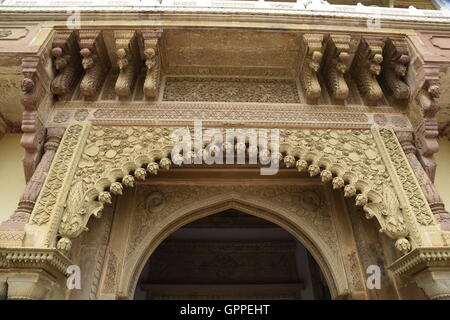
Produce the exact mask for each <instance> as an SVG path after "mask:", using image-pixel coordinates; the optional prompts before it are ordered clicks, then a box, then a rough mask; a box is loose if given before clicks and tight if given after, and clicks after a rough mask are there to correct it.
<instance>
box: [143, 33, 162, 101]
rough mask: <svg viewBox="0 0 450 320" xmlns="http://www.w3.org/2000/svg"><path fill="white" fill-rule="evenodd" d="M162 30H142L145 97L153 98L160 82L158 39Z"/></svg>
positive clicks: (155, 97)
mask: <svg viewBox="0 0 450 320" xmlns="http://www.w3.org/2000/svg"><path fill="white" fill-rule="evenodd" d="M161 35H162V30H144V31H142V37H143V38H144V55H145V59H146V60H145V66H146V68H147V73H146V76H145V82H144V94H145V97H146V98H147V99H150V100H155V99H157V97H158V92H159V84H160V82H161V57H160V49H159V39H160V38H161Z"/></svg>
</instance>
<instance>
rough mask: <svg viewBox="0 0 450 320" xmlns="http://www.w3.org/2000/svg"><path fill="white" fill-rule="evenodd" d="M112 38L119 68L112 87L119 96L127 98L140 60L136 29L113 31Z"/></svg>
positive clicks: (132, 86)
mask: <svg viewBox="0 0 450 320" xmlns="http://www.w3.org/2000/svg"><path fill="white" fill-rule="evenodd" d="M114 38H115V39H116V55H117V65H118V67H119V70H120V73H119V77H118V78H117V81H116V85H115V88H114V89H115V92H116V94H117V95H118V96H119V97H120V98H129V97H131V95H132V93H133V90H134V85H135V83H136V78H137V75H138V73H139V68H140V62H141V60H140V58H139V48H138V43H137V39H136V31H134V30H126V31H114Z"/></svg>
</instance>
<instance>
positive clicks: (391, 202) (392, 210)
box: [383, 187, 401, 215]
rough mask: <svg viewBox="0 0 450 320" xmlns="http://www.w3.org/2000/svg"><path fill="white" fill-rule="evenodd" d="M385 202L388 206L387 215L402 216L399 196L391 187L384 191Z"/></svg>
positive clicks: (385, 188)
mask: <svg viewBox="0 0 450 320" xmlns="http://www.w3.org/2000/svg"><path fill="white" fill-rule="evenodd" d="M383 201H384V204H385V205H386V209H387V212H386V215H388V214H391V215H392V214H394V215H398V214H400V212H401V211H400V204H399V202H398V200H397V196H396V195H395V193H394V191H393V190H392V188H390V187H384V189H383Z"/></svg>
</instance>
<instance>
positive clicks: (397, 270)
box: [388, 247, 450, 278]
mask: <svg viewBox="0 0 450 320" xmlns="http://www.w3.org/2000/svg"><path fill="white" fill-rule="evenodd" d="M440 267H447V268H450V247H421V248H415V249H414V250H412V251H411V252H409V253H408V254H406V255H404V256H403V257H401V258H399V259H398V260H396V261H395V262H393V263H392V264H391V265H390V266H389V267H388V268H389V269H390V270H391V271H392V272H393V273H394V274H395V275H397V276H400V277H403V278H412V277H413V276H414V275H415V274H417V273H419V272H421V271H423V270H425V269H427V268H440Z"/></svg>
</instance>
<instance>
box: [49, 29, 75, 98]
mask: <svg viewBox="0 0 450 320" xmlns="http://www.w3.org/2000/svg"><path fill="white" fill-rule="evenodd" d="M79 52H80V47H79V45H78V33H77V32H75V31H72V30H62V31H57V32H56V34H55V38H54V39H53V49H52V55H53V64H54V66H55V69H56V72H57V74H56V77H55V78H54V79H53V81H52V84H51V91H52V93H53V94H54V95H56V96H58V99H60V100H68V99H70V97H71V95H72V93H73V90H74V88H75V85H76V84H77V82H78V80H79V78H80V75H81V68H80V66H81V59H80V54H79Z"/></svg>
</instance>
